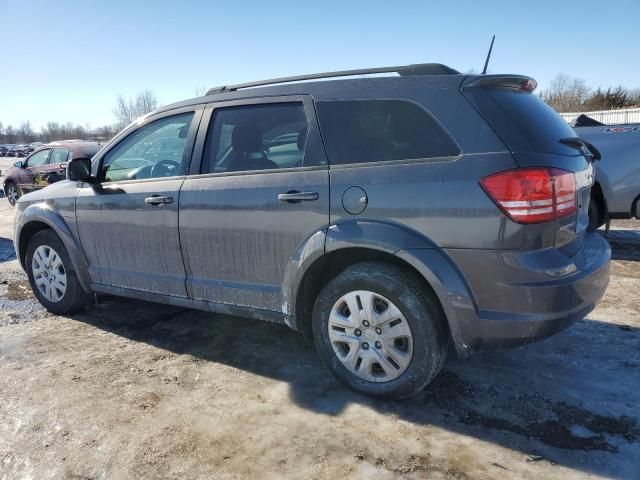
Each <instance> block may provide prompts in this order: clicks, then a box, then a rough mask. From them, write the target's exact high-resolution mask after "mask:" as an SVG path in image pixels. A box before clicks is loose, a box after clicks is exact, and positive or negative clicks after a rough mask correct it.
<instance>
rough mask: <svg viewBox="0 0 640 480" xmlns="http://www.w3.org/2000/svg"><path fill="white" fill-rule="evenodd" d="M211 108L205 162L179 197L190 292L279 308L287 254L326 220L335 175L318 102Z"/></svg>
mask: <svg viewBox="0 0 640 480" xmlns="http://www.w3.org/2000/svg"><path fill="white" fill-rule="evenodd" d="M208 108H209V109H208V110H207V114H205V115H204V116H203V124H204V123H205V121H206V119H207V118H209V116H210V118H211V121H210V122H209V126H208V129H207V131H206V141H203V143H204V144H205V148H204V153H203V156H202V162H201V167H200V168H199V170H197V171H196V172H192V173H194V175H191V176H189V177H187V179H186V180H185V182H184V185H183V186H182V192H181V195H180V239H181V244H182V249H183V253H184V257H185V265H186V268H187V287H188V289H189V293H190V295H191V296H192V298H194V299H197V300H205V301H209V302H214V303H218V304H227V305H237V306H245V307H252V308H258V309H263V310H270V311H275V312H282V304H283V293H282V283H283V278H284V274H285V269H286V266H287V264H288V262H289V261H290V260H291V259H292V258H293V257H294V256H295V255H296V251H298V250H299V249H300V248H301V246H302V245H303V244H304V242H305V240H307V239H308V238H309V237H310V236H311V235H313V234H314V233H316V232H318V231H322V230H325V229H326V228H327V223H328V221H329V175H328V169H327V163H326V158H325V154H324V150H323V147H322V143H321V139H320V135H319V131H318V126H317V122H316V119H315V113H314V110H313V105H312V103H311V101H310V99H309V98H307V97H301V96H295V97H279V98H270V99H263V100H256V99H253V100H245V101H238V102H224V103H219V104H215V108H214V107H208ZM203 132H204V130H203V131H202V132H201V134H202V135H203V136H204V133H203ZM203 140H204V139H203ZM199 142H200V137H199Z"/></svg>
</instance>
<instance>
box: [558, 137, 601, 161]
mask: <svg viewBox="0 0 640 480" xmlns="http://www.w3.org/2000/svg"><path fill="white" fill-rule="evenodd" d="M558 141H559V142H560V143H562V144H563V145H567V146H569V147H574V148H577V149H579V150H580V151H582V152H584V149H585V148H586V149H587V150H588V151H589V156H590V157H591V158H592V159H593V160H600V159H601V158H602V155H601V154H600V150H598V149H597V148H596V147H595V145H593V143H591V142H587V141H586V140H585V139H584V138H580V137H569V138H561V139H560V140H558Z"/></svg>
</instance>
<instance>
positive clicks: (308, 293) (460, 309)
mask: <svg viewBox="0 0 640 480" xmlns="http://www.w3.org/2000/svg"><path fill="white" fill-rule="evenodd" d="M354 234H355V235H354ZM322 237H323V239H324V240H325V242H324V243H325V245H324V246H325V248H324V250H323V251H322V252H319V253H316V254H315V255H313V258H311V259H310V260H309V259H307V261H305V262H298V263H297V265H298V267H299V268H298V270H297V275H296V282H295V284H290V285H288V287H289V288H288V291H287V292H285V304H284V305H283V310H284V313H285V318H286V319H287V324H288V325H289V326H290V327H291V328H293V329H295V330H298V331H301V332H303V333H304V334H309V332H310V327H311V312H312V309H313V304H314V302H315V299H316V298H317V296H318V294H319V293H320V290H321V289H322V288H323V286H324V285H326V283H327V282H328V281H330V280H331V279H333V278H335V277H336V276H337V275H338V274H339V273H340V272H341V271H343V270H344V269H345V268H347V267H349V266H351V265H353V264H355V263H360V262H364V261H380V262H385V263H389V264H393V265H396V266H399V267H401V268H403V269H404V270H406V271H409V272H411V273H412V274H413V275H415V276H416V278H417V279H418V280H419V281H420V282H421V284H422V285H423V286H424V288H425V289H426V290H428V291H430V292H432V293H433V295H434V297H435V298H436V299H437V300H438V302H439V304H440V307H441V308H442V311H443V314H444V317H445V318H446V323H447V325H446V326H447V328H448V332H449V333H450V335H451V338H452V340H453V342H454V344H455V345H456V349H457V350H458V353H459V354H461V355H462V356H464V355H465V354H466V349H467V347H466V346H465V345H464V344H463V343H462V342H461V341H460V338H461V337H460V335H459V333H458V332H459V331H460V329H461V328H462V327H461V323H464V322H465V321H467V320H470V319H472V318H476V315H477V309H476V307H475V302H474V300H473V298H472V295H471V292H470V289H469V288H468V286H467V284H466V281H465V280H464V277H463V276H462V274H461V272H459V271H458V269H457V267H456V266H455V265H454V264H453V262H452V261H451V259H450V258H449V257H448V255H446V253H445V252H444V251H443V250H442V249H440V248H437V247H436V246H435V245H434V243H433V242H432V241H431V240H429V239H428V238H426V237H424V236H422V235H420V234H418V233H417V232H414V231H412V230H409V229H407V228H406V227H403V226H399V225H396V224H390V223H386V222H376V221H364V222H352V224H350V225H347V224H345V223H343V224H340V225H334V226H331V227H329V228H328V229H327V230H326V233H325V235H322ZM287 309H288V310H287Z"/></svg>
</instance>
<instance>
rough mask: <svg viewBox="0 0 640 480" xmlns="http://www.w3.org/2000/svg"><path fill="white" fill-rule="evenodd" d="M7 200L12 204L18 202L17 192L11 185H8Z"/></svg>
mask: <svg viewBox="0 0 640 480" xmlns="http://www.w3.org/2000/svg"><path fill="white" fill-rule="evenodd" d="M7 198H8V199H9V202H10V203H12V204H13V203H16V201H17V200H18V190H17V189H16V187H14V186H13V185H9V188H7Z"/></svg>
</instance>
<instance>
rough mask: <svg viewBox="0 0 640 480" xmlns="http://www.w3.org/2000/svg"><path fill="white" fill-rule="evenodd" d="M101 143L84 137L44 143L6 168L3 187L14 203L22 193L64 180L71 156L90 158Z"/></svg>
mask: <svg viewBox="0 0 640 480" xmlns="http://www.w3.org/2000/svg"><path fill="white" fill-rule="evenodd" d="M100 147H101V145H100V144H98V143H95V142H83V141H73V142H54V143H50V144H48V145H43V146H42V147H41V148H39V149H38V150H36V151H35V152H33V153H32V154H31V155H29V156H28V157H27V158H25V159H24V160H21V161H17V162H16V163H15V164H14V165H13V168H11V169H10V170H9V171H8V172H7V174H6V176H5V178H4V185H3V189H4V193H5V195H6V196H7V199H8V200H9V203H10V204H11V205H15V203H16V202H17V201H18V198H20V197H21V196H22V195H23V194H25V193H28V192H31V191H33V190H37V189H40V188H43V187H46V186H47V185H49V184H51V183H55V182H57V181H60V180H64V179H65V178H66V168H67V162H68V161H69V160H72V159H76V158H91V157H93V156H94V155H95V154H96V153H97V152H98V150H100Z"/></svg>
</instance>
